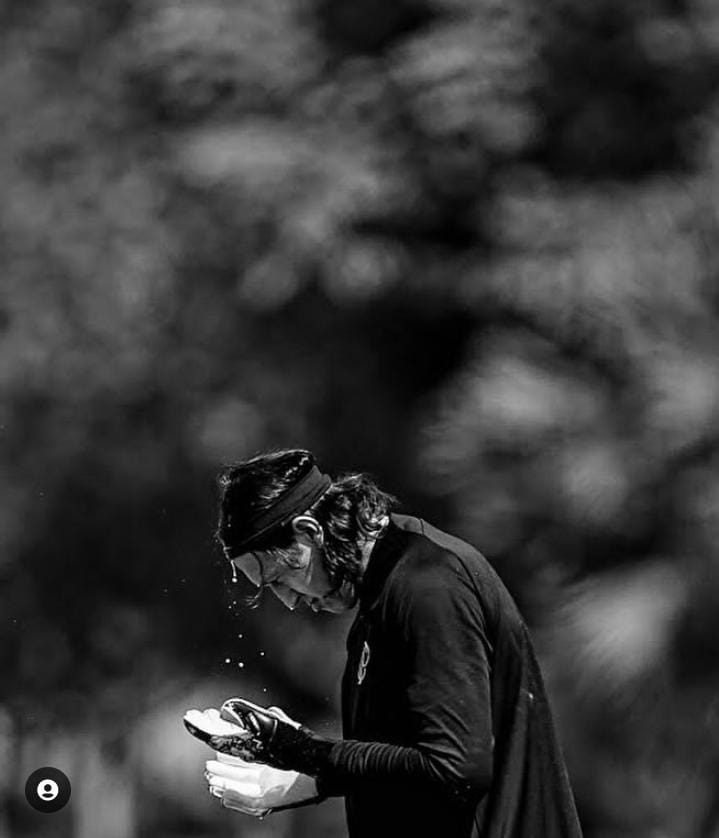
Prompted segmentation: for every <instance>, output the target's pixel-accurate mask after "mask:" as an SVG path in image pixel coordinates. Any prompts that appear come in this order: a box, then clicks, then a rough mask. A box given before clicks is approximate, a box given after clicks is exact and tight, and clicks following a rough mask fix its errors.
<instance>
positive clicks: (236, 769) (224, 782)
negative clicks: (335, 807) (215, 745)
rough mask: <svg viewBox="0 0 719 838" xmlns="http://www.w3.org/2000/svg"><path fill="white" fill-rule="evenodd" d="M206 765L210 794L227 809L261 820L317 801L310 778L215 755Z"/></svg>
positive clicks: (313, 783)
mask: <svg viewBox="0 0 719 838" xmlns="http://www.w3.org/2000/svg"><path fill="white" fill-rule="evenodd" d="M215 756H216V759H211V760H208V761H207V763H206V764H205V767H206V770H205V779H206V780H207V783H208V786H209V791H210V794H212V795H214V796H215V797H218V798H220V800H221V801H222V805H223V806H225V807H226V808H228V809H234V810H236V811H238V812H244V813H245V814H247V815H253V816H254V817H258V818H261V817H264V816H265V815H267V814H268V813H269V812H271V811H272V810H273V809H276V808H279V807H282V806H291V805H295V804H298V803H303V802H309V801H310V800H312V799H314V798H316V797H317V785H316V783H315V780H314V778H313V777H308V776H307V775H306V774H299V773H298V772H297V771H280V770H279V769H277V768H272V767H270V766H269V765H264V764H263V763H259V762H246V761H245V760H243V759H240V758H239V757H230V756H226V755H225V754H219V753H218V754H216V755H215Z"/></svg>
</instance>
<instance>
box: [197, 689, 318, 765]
mask: <svg viewBox="0 0 719 838" xmlns="http://www.w3.org/2000/svg"><path fill="white" fill-rule="evenodd" d="M220 718H222V719H224V720H225V721H228V722H232V723H233V724H236V725H238V726H239V727H240V728H243V729H244V730H245V731H247V733H248V734H249V736H247V738H242V739H237V738H236V737H228V738H227V739H226V740H225V737H213V741H212V746H213V747H214V748H215V750H217V751H219V752H220V753H225V754H229V755H230V756H239V757H242V758H243V759H251V760H254V761H255V762H264V763H265V764H266V765H271V766H273V767H274V768H279V769H281V770H283V771H299V772H300V773H302V774H308V775H309V776H311V777H316V776H317V775H318V774H320V773H321V772H322V770H323V769H324V768H325V767H326V766H327V764H328V761H329V752H330V750H331V748H332V745H333V742H332V741H331V740H329V739H323V738H322V737H320V736H317V734H316V733H314V732H313V731H311V730H310V729H309V728H307V727H304V725H301V724H299V723H298V722H295V721H293V720H292V719H290V718H289V716H287V715H286V714H285V713H283V712H282V710H280V709H279V708H276V707H270V708H265V707H258V706H257V705H256V704H253V703H252V702H251V701H247V700H246V699H244V698H230V699H228V700H227V701H225V703H224V704H223V705H222V707H221V708H220Z"/></svg>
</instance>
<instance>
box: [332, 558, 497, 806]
mask: <svg viewBox="0 0 719 838" xmlns="http://www.w3.org/2000/svg"><path fill="white" fill-rule="evenodd" d="M444 559H445V560H444V561H441V562H435V563H432V565H431V567H429V568H428V569H426V570H421V571H420V572H418V573H413V574H412V576H409V575H407V576H406V577H404V578H403V579H401V580H398V581H399V583H400V584H397V585H396V586H395V587H396V589H397V590H396V593H395V595H394V596H393V602H392V606H391V608H390V610H389V612H388V617H389V619H392V620H393V621H395V622H396V631H397V635H398V638H399V645H400V649H401V651H402V653H403V656H404V657H405V660H406V661H407V662H408V664H409V671H410V677H409V681H408V686H407V695H406V703H407V707H408V713H409V729H410V731H411V738H412V739H413V743H412V745H411V746H400V745H393V744H388V743H381V742H360V741H354V740H341V741H339V742H336V743H335V744H334V745H333V746H332V748H331V750H330V752H329V757H328V763H329V764H328V766H327V768H326V770H325V771H323V772H322V776H321V777H320V782H319V788H320V792H321V793H322V794H344V793H346V792H347V791H348V790H349V789H351V788H353V787H356V786H357V785H359V784H363V783H366V782H384V783H386V782H398V783H402V784H406V783H410V784H412V786H413V787H415V788H417V789H418V790H421V788H422V787H427V788H428V790H429V788H431V790H432V792H433V793H438V792H439V793H443V794H447V795H448V796H450V797H451V798H454V799H460V800H466V801H468V800H476V799H478V798H480V797H481V796H482V795H483V794H484V793H485V792H486V791H487V789H488V787H489V784H490V781H491V776H492V748H493V739H492V720H491V718H492V714H491V699H490V659H491V646H490V643H489V642H488V639H487V631H486V625H485V623H486V621H485V616H484V614H483V611H482V606H481V603H480V600H479V597H478V595H477V592H476V591H475V589H474V587H473V584H472V580H471V577H470V576H469V573H468V571H467V570H466V569H465V568H464V566H463V565H462V564H461V563H460V561H459V559H457V558H456V557H455V556H453V555H451V556H445V557H444Z"/></svg>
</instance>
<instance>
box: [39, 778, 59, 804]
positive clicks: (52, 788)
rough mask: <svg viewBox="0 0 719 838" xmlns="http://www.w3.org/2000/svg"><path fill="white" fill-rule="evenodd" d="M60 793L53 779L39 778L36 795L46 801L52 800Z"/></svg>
mask: <svg viewBox="0 0 719 838" xmlns="http://www.w3.org/2000/svg"><path fill="white" fill-rule="evenodd" d="M58 794H60V788H59V786H58V784H57V783H56V782H55V781H54V780H41V781H40V783H38V787H37V796H38V797H39V798H41V799H42V800H45V801H46V802H49V801H50V800H54V799H55V798H56V797H57V796H58Z"/></svg>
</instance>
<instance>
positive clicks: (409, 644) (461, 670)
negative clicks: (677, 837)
mask: <svg viewBox="0 0 719 838" xmlns="http://www.w3.org/2000/svg"><path fill="white" fill-rule="evenodd" d="M347 652H348V657H347V666H346V669H345V673H344V677H343V682H342V714H343V734H344V737H345V738H344V739H343V740H341V741H339V742H337V743H335V744H334V745H333V747H332V749H331V751H330V755H329V766H328V767H327V768H326V769H325V770H324V771H323V773H322V775H321V776H320V778H319V787H320V789H321V791H322V793H323V794H343V795H344V796H345V804H346V809H347V822H348V828H349V834H350V838H382V837H383V836H393V838H394V836H405V835H406V836H411V837H412V838H423V836H427V838H429V836H432V838H436V836H445V837H446V838H472V837H473V836H481V838H581V831H580V827H579V823H578V820H577V815H576V811H575V808H574V801H573V798H572V793H571V789H570V786H569V782H568V779H567V774H566V770H565V767H564V762H563V759H562V755H561V751H560V748H559V746H558V743H557V739H556V736H555V732H554V727H553V723H552V718H551V713H550V709H549V706H548V703H547V699H546V695H545V690H544V686H543V683H542V677H541V674H540V671H539V667H538V664H537V661H536V658H535V656H534V652H533V650H532V646H531V642H530V639H529V635H528V633H527V629H526V627H525V625H524V623H523V621H522V619H521V617H520V615H519V613H518V611H517V609H516V606H515V605H514V602H513V601H512V599H511V597H510V595H509V593H508V592H507V590H506V589H505V587H504V585H503V584H502V583H501V581H500V580H499V578H498V577H497V575H496V573H495V572H494V571H493V569H492V568H491V566H490V565H489V563H488V562H487V561H486V559H484V557H483V556H482V555H481V554H480V553H479V552H478V551H477V550H475V549H474V548H473V547H471V546H470V545H468V544H466V543H465V542H463V541H461V540H459V539H456V538H453V537H452V536H449V535H447V534H446V533H442V532H440V531H439V530H437V529H435V528H434V527H431V526H430V525H429V524H427V523H426V522H424V521H421V520H419V519H417V518H409V517H406V516H399V515H396V516H392V520H391V522H390V524H389V526H388V528H387V530H386V532H385V534H384V535H383V537H382V539H381V540H380V541H379V542H378V543H377V545H375V548H374V550H373V552H372V555H371V558H370V561H369V564H368V567H367V570H366V573H365V577H364V579H363V582H362V587H361V592H360V603H359V611H358V614H357V617H356V619H355V622H354V623H353V625H352V628H351V629H350V632H349V635H348V638H347Z"/></svg>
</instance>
